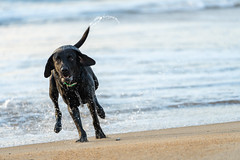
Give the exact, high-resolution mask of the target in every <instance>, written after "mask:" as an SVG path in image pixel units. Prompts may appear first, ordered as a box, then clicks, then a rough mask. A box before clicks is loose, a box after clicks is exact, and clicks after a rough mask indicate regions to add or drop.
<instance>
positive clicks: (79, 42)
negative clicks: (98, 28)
mask: <svg viewBox="0 0 240 160" xmlns="http://www.w3.org/2000/svg"><path fill="white" fill-rule="evenodd" d="M89 30H90V26H89V27H88V28H87V30H86V31H85V32H84V34H83V36H82V38H81V39H80V40H79V41H78V42H77V43H76V44H74V46H75V47H77V48H80V47H81V46H82V45H83V43H84V42H85V40H86V39H87V37H88V33H89Z"/></svg>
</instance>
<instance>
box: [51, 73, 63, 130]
mask: <svg viewBox="0 0 240 160" xmlns="http://www.w3.org/2000/svg"><path fill="white" fill-rule="evenodd" d="M49 96H50V98H51V100H52V102H53V104H54V107H55V118H56V124H55V127H54V132H55V133H59V132H60V131H61V130H62V123H61V120H62V113H61V111H60V109H59V106H58V96H59V94H58V90H57V86H56V82H55V80H54V77H53V76H51V77H50V86H49Z"/></svg>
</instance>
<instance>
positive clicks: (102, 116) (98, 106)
mask: <svg viewBox="0 0 240 160" xmlns="http://www.w3.org/2000/svg"><path fill="white" fill-rule="evenodd" d="M94 102H95V104H96V109H97V114H98V115H99V117H100V118H102V119H105V112H104V110H103V108H102V106H101V105H100V104H99V102H98V100H97V96H96V95H95V96H94Z"/></svg>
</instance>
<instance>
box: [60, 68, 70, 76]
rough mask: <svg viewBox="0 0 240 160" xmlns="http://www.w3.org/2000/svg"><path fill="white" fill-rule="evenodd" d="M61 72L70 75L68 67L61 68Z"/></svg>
mask: <svg viewBox="0 0 240 160" xmlns="http://www.w3.org/2000/svg"><path fill="white" fill-rule="evenodd" d="M61 72H62V74H63V76H64V77H67V76H69V70H68V68H67V67H62V68H61Z"/></svg>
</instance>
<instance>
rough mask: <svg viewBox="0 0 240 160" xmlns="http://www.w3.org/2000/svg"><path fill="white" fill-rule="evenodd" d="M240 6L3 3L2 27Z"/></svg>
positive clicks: (179, 0)
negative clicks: (99, 16)
mask: <svg viewBox="0 0 240 160" xmlns="http://www.w3.org/2000/svg"><path fill="white" fill-rule="evenodd" d="M239 5H240V0H168V1H166V0H150V1H145V0H130V1H129V0H124V1H120V0H114V1H108V0H103V1H64V0H63V1H61V2H58V1H51V2H47V1H45V0H44V1H24V0H22V1H18V2H13V1H7V0H6V1H1V2H0V24H9V23H10V24H11V23H26V22H34V23H36V22H38V23H42V22H46V21H66V20H73V19H74V20H77V19H81V18H84V17H85V18H92V17H96V16H98V15H114V16H116V15H121V14H134V13H137V14H139V13H162V12H175V11H195V10H201V9H208V8H225V7H235V6H239Z"/></svg>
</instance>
